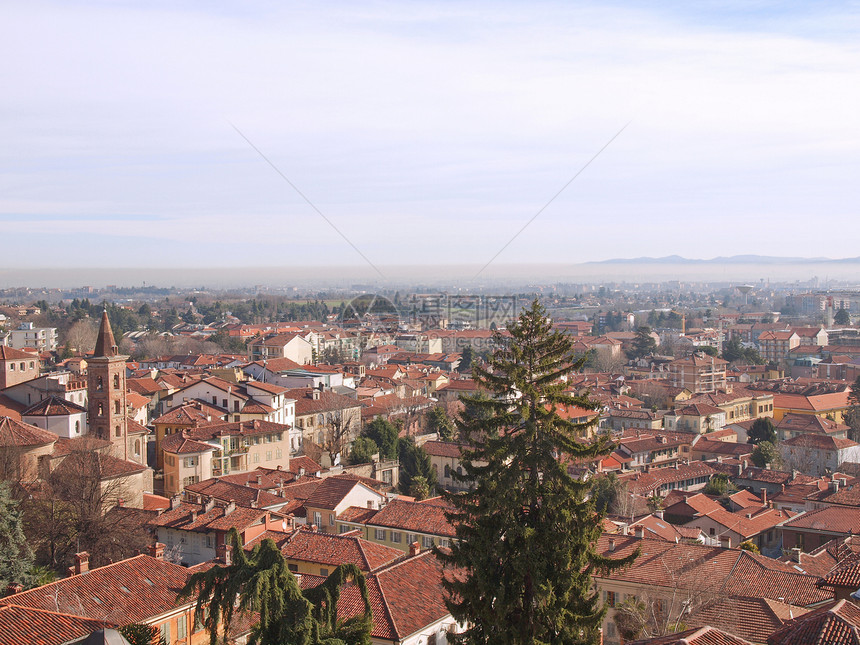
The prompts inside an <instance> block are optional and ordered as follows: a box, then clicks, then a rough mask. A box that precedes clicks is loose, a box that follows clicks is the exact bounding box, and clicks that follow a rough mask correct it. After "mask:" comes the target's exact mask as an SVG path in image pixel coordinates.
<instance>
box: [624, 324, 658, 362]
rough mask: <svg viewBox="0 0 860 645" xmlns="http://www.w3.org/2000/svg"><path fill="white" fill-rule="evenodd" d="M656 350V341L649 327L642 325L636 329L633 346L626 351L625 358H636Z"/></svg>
mask: <svg viewBox="0 0 860 645" xmlns="http://www.w3.org/2000/svg"><path fill="white" fill-rule="evenodd" d="M656 351H657V341H656V340H654V337H653V336H652V335H651V328H650V327H648V326H646V325H642V326H640V327H638V328H637V329H636V338H634V339H633V347H632V348H631V349H630V351H629V352H627V358H631V359H637V358H642V357H643V356H648V355H649V354H653V353H654V352H656Z"/></svg>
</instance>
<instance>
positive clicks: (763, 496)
mask: <svg viewBox="0 0 860 645" xmlns="http://www.w3.org/2000/svg"><path fill="white" fill-rule="evenodd" d="M783 486H785V484H783ZM761 503H762V504H764V505H765V506H767V488H762V489H761Z"/></svg>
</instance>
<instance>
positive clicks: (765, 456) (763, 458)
mask: <svg viewBox="0 0 860 645" xmlns="http://www.w3.org/2000/svg"><path fill="white" fill-rule="evenodd" d="M751 459H752V462H753V463H754V464H755V465H756V466H758V467H759V468H764V467H765V466H766V465H767V464H770V465H771V466H772V467H773V468H777V467H778V466H779V465H780V464H781V463H782V459H781V457H780V455H779V450H778V449H777V447H776V446H775V445H774V444H772V443H771V442H770V441H762V442H760V443H759V444H758V445H757V446H756V447H755V450H753V452H752V455H751Z"/></svg>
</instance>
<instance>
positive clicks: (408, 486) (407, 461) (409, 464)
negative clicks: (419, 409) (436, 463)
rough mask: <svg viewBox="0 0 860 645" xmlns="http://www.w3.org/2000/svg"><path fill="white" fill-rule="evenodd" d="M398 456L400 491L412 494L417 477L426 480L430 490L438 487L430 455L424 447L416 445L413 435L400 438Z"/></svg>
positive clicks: (425, 483) (425, 482)
mask: <svg viewBox="0 0 860 645" xmlns="http://www.w3.org/2000/svg"><path fill="white" fill-rule="evenodd" d="M397 458H398V460H399V461H400V491H401V492H402V493H405V494H407V495H411V494H412V493H410V492H409V491H410V490H412V482H413V480H414V479H416V478H421V479H423V480H424V485H425V486H426V487H427V489H428V494H429V491H430V490H432V489H434V488H435V487H436V473H434V472H433V466H432V464H431V463H430V455H428V454H427V453H426V452H425V451H424V448H422V447H421V446H417V445H415V440H414V439H413V438H412V437H404V438H402V439H400V441H399V442H398V445H397Z"/></svg>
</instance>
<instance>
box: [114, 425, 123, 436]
mask: <svg viewBox="0 0 860 645" xmlns="http://www.w3.org/2000/svg"><path fill="white" fill-rule="evenodd" d="M113 434H114V436H115V437H121V436H122V430H121V429H120V427H119V426H116V427H114V429H113Z"/></svg>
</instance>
